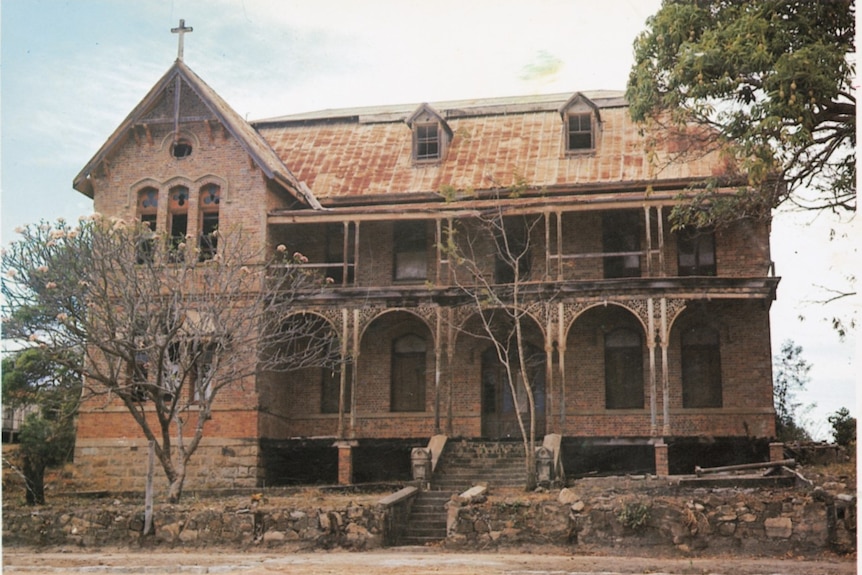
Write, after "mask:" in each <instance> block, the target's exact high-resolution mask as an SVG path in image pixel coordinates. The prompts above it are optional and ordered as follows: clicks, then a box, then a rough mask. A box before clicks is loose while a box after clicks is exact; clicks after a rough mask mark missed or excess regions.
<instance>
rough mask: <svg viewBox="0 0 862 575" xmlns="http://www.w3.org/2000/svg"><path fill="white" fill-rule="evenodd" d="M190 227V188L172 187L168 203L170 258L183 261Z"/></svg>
mask: <svg viewBox="0 0 862 575" xmlns="http://www.w3.org/2000/svg"><path fill="white" fill-rule="evenodd" d="M188 229H189V189H188V188H186V187H184V186H177V187H175V188H171V191H170V195H169V203H168V233H169V234H170V246H169V260H170V261H174V262H181V261H183V257H184V254H183V249H182V247H183V246H185V241H186V234H187V233H188Z"/></svg>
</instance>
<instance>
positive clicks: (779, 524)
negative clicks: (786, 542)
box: [763, 517, 793, 539]
mask: <svg viewBox="0 0 862 575" xmlns="http://www.w3.org/2000/svg"><path fill="white" fill-rule="evenodd" d="M763 526H764V527H765V528H766V536H767V537H772V538H778V539H787V538H789V537H790V536H791V535H792V534H793V521H792V520H791V519H790V517H770V518H769V519H767V520H766V521H764V522H763Z"/></svg>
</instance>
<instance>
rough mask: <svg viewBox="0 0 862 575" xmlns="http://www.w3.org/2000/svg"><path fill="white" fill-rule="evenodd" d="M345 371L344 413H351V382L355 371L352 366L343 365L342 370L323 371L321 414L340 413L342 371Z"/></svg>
mask: <svg viewBox="0 0 862 575" xmlns="http://www.w3.org/2000/svg"><path fill="white" fill-rule="evenodd" d="M342 369H343V370H344V378H345V380H344V381H345V387H344V413H350V403H351V389H352V386H351V381H352V379H353V369H352V366H351V364H349V363H348V364H342V365H341V366H340V368H335V369H332V368H328V367H324V368H323V369H322V370H321V378H320V379H321V397H320V412H321V413H338V402H339V398H340V396H341V370H342Z"/></svg>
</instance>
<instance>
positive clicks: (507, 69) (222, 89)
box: [0, 0, 859, 439]
mask: <svg viewBox="0 0 862 575" xmlns="http://www.w3.org/2000/svg"><path fill="white" fill-rule="evenodd" d="M659 5H660V2H659V1H658V0H602V1H601V2H596V1H595V0H529V1H528V0H426V1H424V2H418V1H409V0H363V1H356V0H313V1H311V0H135V1H134V2H128V1H120V0H0V127H2V130H0V236H2V244H3V245H7V244H8V243H9V242H10V241H12V240H14V238H15V235H16V234H15V232H14V228H15V227H17V226H19V225H23V224H27V223H34V222H38V221H40V220H43V219H44V220H55V219H56V218H58V217H64V218H66V219H68V220H75V219H77V218H78V216H81V215H86V214H89V213H91V212H92V203H91V201H90V200H89V199H88V198H86V197H85V196H83V195H81V194H79V193H77V192H76V191H74V190H73V189H72V185H71V184H72V179H73V178H74V177H75V175H77V173H78V172H79V171H80V170H81V169H82V168H83V167H84V165H85V164H86V163H87V161H88V160H89V159H90V158H91V157H92V156H93V155H94V154H95V153H96V151H97V150H98V149H99V147H100V146H101V145H102V143H103V142H104V141H105V140H106V139H107V138H108V137H109V136H110V135H111V133H112V132H113V131H114V130H115V129H116V128H117V126H118V125H119V124H120V123H121V122H122V121H123V119H124V118H125V117H126V115H127V114H128V113H129V112H130V111H131V110H132V108H133V107H134V106H135V105H137V103H138V102H140V100H141V99H142V98H143V97H144V95H145V94H146V93H147V91H148V90H149V89H150V88H151V87H152V86H153V84H155V82H156V81H157V80H158V79H159V78H160V77H161V76H162V75H163V74H164V73H165V72H166V71H167V70H168V68H170V66H171V65H172V64H173V62H174V59H175V58H176V57H177V35H175V34H171V32H170V29H171V28H174V27H177V26H178V24H179V20H180V19H181V18H182V19H184V20H185V24H186V26H191V27H192V28H193V30H194V31H193V32H191V33H189V34H186V35H185V40H184V60H185V62H186V64H188V65H189V66H190V67H191V68H192V69H193V70H194V71H195V72H196V73H197V74H198V75H199V76H201V77H202V78H203V79H204V81H206V82H207V83H208V84H209V85H210V86H211V87H212V88H213V89H214V90H215V91H216V92H218V93H219V94H220V95H221V96H222V97H223V98H224V99H225V100H226V101H227V102H228V103H229V104H230V105H231V106H232V107H233V108H234V109H235V110H236V111H237V112H238V113H239V114H240V115H242V116H243V117H245V118H247V119H249V120H256V119H262V118H269V117H274V116H282V115H287V114H293V113H299V112H306V111H314V110H322V109H327V108H340V107H355V106H365V105H382V104H405V103H415V104H418V103H421V102H434V101H441V100H451V99H462V98H465V99H466V98H480V97H495V96H515V95H528V94H545V93H574V92H575V91H588V90H602V89H608V90H624V89H625V85H626V81H627V79H628V72H629V69H630V67H631V65H632V62H633V57H632V43H633V42H634V39H635V38H636V36H637V35H638V33H640V32H641V31H642V30H644V29H645V21H646V19H647V18H648V17H649V16H650V15H651V14H652V13H654V12H655V11H657V10H658V8H659ZM856 232H857V230H856V229H855V228H854V227H853V225H851V224H848V223H847V222H843V221H840V220H838V219H837V218H835V217H833V216H832V215H831V214H820V215H818V216H816V217H815V216H814V215H812V214H810V213H789V212H782V213H779V214H776V217H775V219H774V222H773V236H772V255H773V260H774V261H775V265H776V270H777V275H779V276H781V277H782V281H781V284H780V286H779V289H778V300H777V301H776V302H775V303H774V304H773V306H772V308H771V312H770V316H771V320H772V326H773V330H772V340H773V350H774V352H775V353H777V351H778V349H779V348H780V345H781V343H782V342H783V341H785V340H787V339H791V340H793V341H794V342H796V343H797V344H798V345H801V346H802V347H803V353H802V356H803V357H804V358H805V359H806V360H807V361H808V362H809V363H811V364H812V366H813V367H812V370H811V373H810V375H811V382H810V383H809V384H808V386H807V390H806V391H804V392H801V393H800V394H799V395H798V397H797V401H798V402H799V403H801V404H802V405H803V407H805V406H810V405H811V404H815V403H816V407H813V408H811V409H810V410H808V411H806V412H804V413H801V414H800V415H802V417H803V418H804V420H805V422H806V423H807V424H808V428H809V429H810V430H811V431H813V432H814V433H815V436H816V437H817V438H818V439H828V438H829V430H830V426H829V424H828V423H827V422H826V417H827V416H828V415H830V414H832V413H834V412H835V411H836V410H837V409H838V408H840V407H842V406H846V407H848V408H849V409H850V410H851V412H852V413H853V414H854V415H856V414H857V413H858V412H859V409H858V405H859V404H858V403H857V402H858V398H857V397H856V394H855V385H856V382H857V380H858V376H857V375H856V374H855V373H854V371H855V367H856V366H855V365H854V355H855V353H854V352H856V351H857V349H856V347H857V346H856V338H855V337H854V335H855V334H851V336H850V337H848V338H846V339H845V340H844V341H841V340H839V338H838V336H837V335H836V333H835V332H834V330H832V328H831V327H830V324H829V321H828V318H829V317H832V316H834V315H838V316H845V317H846V316H847V315H848V314H850V313H851V312H853V313H855V307H854V306H855V305H856V302H855V300H850V299H846V298H845V299H842V300H840V301H838V302H835V303H833V304H830V305H829V306H827V307H824V306H823V305H820V304H818V303H816V302H817V301H819V300H822V299H825V298H827V297H829V295H830V294H829V292H828V291H825V290H824V289H823V287H822V286H825V287H827V288H832V287H839V288H840V287H843V286H844V285H846V284H845V278H846V276H847V274H849V273H853V272H854V271H855V270H854V266H855V265H856V264H855V262H857V261H858V260H859V253H858V251H857V246H858V245H859V235H858V233H856ZM830 237H831V238H833V239H830ZM818 286H820V287H818ZM800 317H802V318H804V319H800Z"/></svg>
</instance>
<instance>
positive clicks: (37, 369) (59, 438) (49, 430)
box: [3, 347, 81, 505]
mask: <svg viewBox="0 0 862 575" xmlns="http://www.w3.org/2000/svg"><path fill="white" fill-rule="evenodd" d="M80 357H81V354H76V357H70V358H68V361H69V363H75V362H76V361H78V362H79V361H80ZM80 398H81V378H80V376H79V375H78V373H77V372H76V371H73V370H69V369H67V368H66V367H64V366H63V365H62V364H59V363H56V362H54V361H52V360H51V358H50V355H49V354H48V353H46V351H45V350H44V349H42V348H39V347H34V348H28V349H23V350H20V351H18V352H15V353H12V354H10V355H8V356H6V357H4V358H3V405H4V406H7V407H11V408H13V409H21V410H25V411H30V412H29V413H27V416H26V418H25V419H24V422H23V424H22V426H21V428H20V430H19V436H18V439H19V448H20V455H21V462H22V469H21V474H22V475H23V478H24V484H25V488H26V500H27V503H28V504H29V505H34V504H39V505H41V504H44V503H45V469H46V467H47V466H49V465H56V464H59V463H62V462H64V461H66V460H67V459H68V458H69V456H70V455H71V453H72V450H73V449H74V445H75V421H74V417H75V414H76V413H77V409H78V404H79V401H80Z"/></svg>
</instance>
